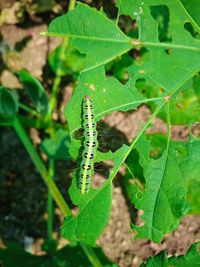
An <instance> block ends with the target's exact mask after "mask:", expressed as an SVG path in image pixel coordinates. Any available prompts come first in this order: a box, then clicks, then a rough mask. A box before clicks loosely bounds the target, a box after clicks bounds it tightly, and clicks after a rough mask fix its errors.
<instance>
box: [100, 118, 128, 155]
mask: <svg viewBox="0 0 200 267" xmlns="http://www.w3.org/2000/svg"><path fill="white" fill-rule="evenodd" d="M97 131H98V137H97V138H98V143H99V144H98V150H99V151H101V152H108V151H110V150H111V151H112V152H114V151H116V150H117V149H119V148H120V147H122V145H123V144H128V141H127V139H126V137H125V135H124V134H123V133H121V132H120V131H119V130H117V129H115V128H114V127H109V126H108V125H107V124H106V123H104V122H100V123H98V125H97Z"/></svg>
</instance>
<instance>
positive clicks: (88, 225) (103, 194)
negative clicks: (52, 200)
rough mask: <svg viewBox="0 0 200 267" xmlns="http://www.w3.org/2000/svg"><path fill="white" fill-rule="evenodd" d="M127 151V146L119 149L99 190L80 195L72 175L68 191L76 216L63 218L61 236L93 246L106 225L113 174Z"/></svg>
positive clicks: (109, 208)
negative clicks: (77, 209)
mask: <svg viewBox="0 0 200 267" xmlns="http://www.w3.org/2000/svg"><path fill="white" fill-rule="evenodd" d="M126 151H127V146H123V147H122V148H121V149H119V150H118V151H117V152H116V153H115V156H114V158H113V161H114V164H115V166H114V168H113V169H112V171H111V173H110V176H109V179H108V180H107V181H106V182H105V183H104V185H103V186H102V187H101V188H98V189H93V188H91V189H90V191H89V192H88V193H87V194H84V195H82V194H81V193H80V192H79V190H78V188H77V186H76V183H77V177H76V175H75V174H74V176H73V183H72V186H71V188H70V190H69V193H70V197H71V199H72V200H73V202H74V204H76V205H78V206H79V213H78V215H76V216H74V215H72V216H70V217H67V218H65V220H64V224H63V226H62V228H61V230H62V235H63V236H64V237H65V238H66V239H68V240H69V241H71V242H75V241H81V242H84V243H85V244H87V245H90V246H95V243H96V239H97V238H98V237H99V236H100V234H101V233H102V231H103V229H104V228H105V227H106V225H107V224H108V220H109V217H110V210H111V202H112V180H113V178H114V175H113V174H114V173H115V170H117V168H119V166H120V164H121V158H123V156H124V154H125V153H126Z"/></svg>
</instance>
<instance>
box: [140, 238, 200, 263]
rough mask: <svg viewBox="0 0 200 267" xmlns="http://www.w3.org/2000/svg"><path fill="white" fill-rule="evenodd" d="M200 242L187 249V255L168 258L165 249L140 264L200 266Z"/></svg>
mask: <svg viewBox="0 0 200 267" xmlns="http://www.w3.org/2000/svg"><path fill="white" fill-rule="evenodd" d="M199 248H200V243H199V242H197V243H195V244H193V245H192V246H191V247H190V248H189V249H188V251H187V253H186V255H181V256H178V257H169V258H167V256H166V253H165V252H164V251H162V252H160V253H159V254H157V255H156V256H154V257H153V258H149V259H148V260H147V262H146V263H143V264H142V265H140V267H154V266H155V267H157V266H162V267H170V266H171V267H183V266H185V267H186V266H187V267H194V266H195V267H199V266H200V253H199Z"/></svg>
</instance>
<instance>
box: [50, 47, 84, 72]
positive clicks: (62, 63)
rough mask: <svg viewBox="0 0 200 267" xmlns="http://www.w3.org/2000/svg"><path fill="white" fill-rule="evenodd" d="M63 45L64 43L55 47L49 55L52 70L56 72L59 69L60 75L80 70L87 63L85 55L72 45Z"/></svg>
mask: <svg viewBox="0 0 200 267" xmlns="http://www.w3.org/2000/svg"><path fill="white" fill-rule="evenodd" d="M62 46H63V44H61V45H60V46H58V47H57V48H56V49H54V51H53V52H52V53H51V54H50V55H49V57H48V60H49V64H50V66H51V68H52V70H53V71H54V72H55V73H57V72H58V70H59V75H60V76H65V75H72V74H74V73H76V72H80V71H81V70H82V69H83V68H84V65H85V55H83V54H81V53H80V52H79V51H78V50H77V49H76V48H74V47H72V46H65V47H64V48H63V47H62ZM62 49H64V51H62Z"/></svg>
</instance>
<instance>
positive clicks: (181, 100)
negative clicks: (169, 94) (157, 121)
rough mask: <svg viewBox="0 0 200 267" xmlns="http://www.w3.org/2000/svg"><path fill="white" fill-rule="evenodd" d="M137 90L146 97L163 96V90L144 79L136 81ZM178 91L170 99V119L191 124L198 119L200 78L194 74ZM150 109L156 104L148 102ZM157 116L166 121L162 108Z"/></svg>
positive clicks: (199, 118)
mask: <svg viewBox="0 0 200 267" xmlns="http://www.w3.org/2000/svg"><path fill="white" fill-rule="evenodd" d="M136 87H137V88H138V90H139V91H140V92H141V93H142V94H143V95H144V96H146V97H147V98H153V97H159V96H163V91H162V90H160V89H159V88H158V87H157V86H155V84H153V83H149V82H147V81H146V80H145V79H138V80H137V82H136ZM179 91H180V92H179V93H177V94H176V96H175V97H174V98H172V99H171V100H170V119H171V123H172V124H178V125H182V124H191V123H194V122H197V121H199V120H200V78H199V75H196V76H195V77H194V78H193V79H190V80H188V81H187V83H185V84H184V85H183V86H181V88H180V90H179ZM148 106H149V107H150V108H151V110H152V111H153V110H155V108H156V104H155V103H153V102H150V103H148ZM158 117H159V118H161V119H163V120H164V121H166V120H167V119H166V112H165V111H164V110H163V111H161V112H160V113H159V114H158Z"/></svg>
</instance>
